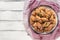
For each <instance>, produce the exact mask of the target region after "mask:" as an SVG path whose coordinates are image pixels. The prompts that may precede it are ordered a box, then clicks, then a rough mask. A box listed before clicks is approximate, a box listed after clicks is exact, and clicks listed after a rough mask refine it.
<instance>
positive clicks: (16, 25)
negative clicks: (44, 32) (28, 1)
mask: <svg viewBox="0 0 60 40" xmlns="http://www.w3.org/2000/svg"><path fill="white" fill-rule="evenodd" d="M23 7H24V0H0V40H32V39H31V38H30V37H29V36H28V35H27V33H26V32H25V28H24V25H23ZM57 40H60V38H58V39H57Z"/></svg>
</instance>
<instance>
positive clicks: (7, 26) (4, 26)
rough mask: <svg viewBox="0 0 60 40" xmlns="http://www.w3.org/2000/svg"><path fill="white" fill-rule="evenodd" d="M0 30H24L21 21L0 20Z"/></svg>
mask: <svg viewBox="0 0 60 40" xmlns="http://www.w3.org/2000/svg"><path fill="white" fill-rule="evenodd" d="M0 30H25V28H24V25H23V22H22V21H0Z"/></svg>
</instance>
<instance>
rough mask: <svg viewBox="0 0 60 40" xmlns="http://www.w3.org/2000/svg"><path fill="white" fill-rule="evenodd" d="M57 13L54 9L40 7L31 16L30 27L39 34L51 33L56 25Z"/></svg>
mask: <svg viewBox="0 0 60 40" xmlns="http://www.w3.org/2000/svg"><path fill="white" fill-rule="evenodd" d="M56 19H57V18H56V13H55V11H54V10H53V9H51V8H49V7H46V6H40V7H38V8H36V9H34V10H33V11H32V12H31V15H30V19H29V20H30V25H31V26H32V28H33V29H34V30H35V31H37V32H42V33H43V32H50V31H51V30H52V29H53V28H54V27H55V25H56V23H57V20H56Z"/></svg>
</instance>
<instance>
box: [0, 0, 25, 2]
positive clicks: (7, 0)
mask: <svg viewBox="0 0 60 40" xmlns="http://www.w3.org/2000/svg"><path fill="white" fill-rule="evenodd" d="M0 1H6V2H10V1H24V0H0Z"/></svg>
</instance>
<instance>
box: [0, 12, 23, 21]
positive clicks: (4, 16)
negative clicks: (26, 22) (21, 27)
mask: <svg viewBox="0 0 60 40" xmlns="http://www.w3.org/2000/svg"><path fill="white" fill-rule="evenodd" d="M0 20H23V11H0Z"/></svg>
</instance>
